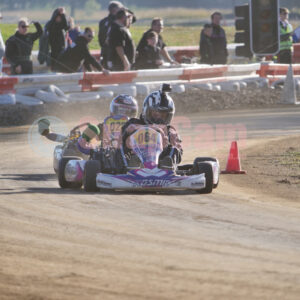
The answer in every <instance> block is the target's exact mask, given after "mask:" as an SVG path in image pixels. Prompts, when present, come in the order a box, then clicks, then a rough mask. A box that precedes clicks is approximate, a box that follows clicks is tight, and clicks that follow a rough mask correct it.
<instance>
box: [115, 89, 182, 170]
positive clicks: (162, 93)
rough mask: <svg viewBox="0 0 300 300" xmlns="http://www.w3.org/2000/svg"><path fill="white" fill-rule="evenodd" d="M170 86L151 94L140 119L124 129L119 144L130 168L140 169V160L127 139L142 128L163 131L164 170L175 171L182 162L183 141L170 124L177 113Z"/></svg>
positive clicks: (135, 119)
mask: <svg viewBox="0 0 300 300" xmlns="http://www.w3.org/2000/svg"><path fill="white" fill-rule="evenodd" d="M169 88H170V87H169V85H163V87H162V89H161V90H159V91H155V92H152V93H150V94H149V95H148V96H147V97H146V98H145V100H144V104H143V112H142V114H141V115H140V118H139V119H137V118H132V119H130V120H129V121H128V122H127V123H126V124H125V125H124V126H123V127H122V135H121V138H120V141H119V144H120V145H122V148H123V151H124V154H125V157H127V164H128V167H130V168H132V167H140V165H141V162H140V160H139V158H138V157H137V156H136V155H134V154H133V153H132V151H131V149H130V148H129V147H128V146H127V143H126V140H127V138H128V137H129V136H130V135H131V134H132V133H133V132H134V131H135V130H136V129H137V128H138V127H139V126H140V125H150V126H157V127H158V128H159V129H160V130H163V133H164V134H163V145H164V149H163V152H162V153H161V154H160V157H159V167H160V168H162V169H174V166H175V165H176V164H178V163H180V162H181V156H182V153H183V150H182V146H181V139H180V137H179V135H178V133H177V131H176V129H175V128H174V127H173V126H172V125H171V124H170V123H171V121H172V118H173V116H174V113H175V105H174V101H173V99H172V98H171V97H170V96H169V94H168V92H167V90H168V89H169Z"/></svg>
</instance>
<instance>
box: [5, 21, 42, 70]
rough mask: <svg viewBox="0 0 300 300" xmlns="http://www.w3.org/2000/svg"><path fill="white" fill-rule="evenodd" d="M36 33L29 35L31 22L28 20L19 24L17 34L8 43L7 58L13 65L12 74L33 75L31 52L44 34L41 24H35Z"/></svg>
mask: <svg viewBox="0 0 300 300" xmlns="http://www.w3.org/2000/svg"><path fill="white" fill-rule="evenodd" d="M33 24H34V26H35V28H36V30H37V31H36V32H35V33H27V31H28V28H29V22H28V20H27V19H26V18H22V19H20V21H19V22H18V30H17V32H16V33H15V34H14V35H13V36H11V37H10V38H9V39H8V40H7V41H6V49H5V56H6V58H7V60H8V62H9V63H10V65H11V74H12V75H16V74H32V73H33V67H32V60H31V51H32V47H33V43H34V41H36V40H37V39H38V38H39V37H40V36H41V35H42V34H43V29H42V26H41V24H40V23H39V22H33Z"/></svg>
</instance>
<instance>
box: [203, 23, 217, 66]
mask: <svg viewBox="0 0 300 300" xmlns="http://www.w3.org/2000/svg"><path fill="white" fill-rule="evenodd" d="M211 36H212V25H211V24H205V25H204V28H203V29H202V31H201V34H200V57H201V59H200V62H201V63H202V64H209V65H211V64H212V61H213V55H214V54H213V46H212V42H211Z"/></svg>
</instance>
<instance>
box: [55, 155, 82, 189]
mask: <svg viewBox="0 0 300 300" xmlns="http://www.w3.org/2000/svg"><path fill="white" fill-rule="evenodd" d="M69 160H80V158H78V157H76V156H68V157H62V158H61V159H60V160H59V164H58V174H57V175H58V183H59V186H60V187H61V188H63V189H80V188H81V186H82V182H69V181H66V178H65V168H66V164H67V163H68V161H69Z"/></svg>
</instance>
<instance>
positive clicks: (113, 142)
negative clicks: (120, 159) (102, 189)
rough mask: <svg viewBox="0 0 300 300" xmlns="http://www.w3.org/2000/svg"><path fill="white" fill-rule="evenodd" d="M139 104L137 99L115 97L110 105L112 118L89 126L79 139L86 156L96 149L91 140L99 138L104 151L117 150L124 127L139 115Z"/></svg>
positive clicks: (122, 96)
mask: <svg viewBox="0 0 300 300" xmlns="http://www.w3.org/2000/svg"><path fill="white" fill-rule="evenodd" d="M137 111H138V104H137V101H136V99H135V98H133V97H132V96H129V95H126V94H120V95H118V96H117V97H115V98H114V99H113V100H112V101H111V104H110V116H108V117H106V118H105V119H104V121H103V123H99V124H98V125H93V124H89V125H88V127H87V128H86V129H85V130H84V131H83V133H82V135H81V137H80V138H79V139H78V143H77V147H78V149H79V151H81V152H82V153H84V154H89V153H90V150H91V149H93V148H94V145H93V144H91V143H90V142H91V140H92V139H94V138H96V137H98V138H99V140H100V141H101V146H102V147H103V148H104V149H108V148H111V147H112V148H117V146H118V140H119V136H120V134H121V128H122V126H123V125H124V124H125V123H126V122H127V121H128V120H129V119H130V118H134V117H136V115H137Z"/></svg>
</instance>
